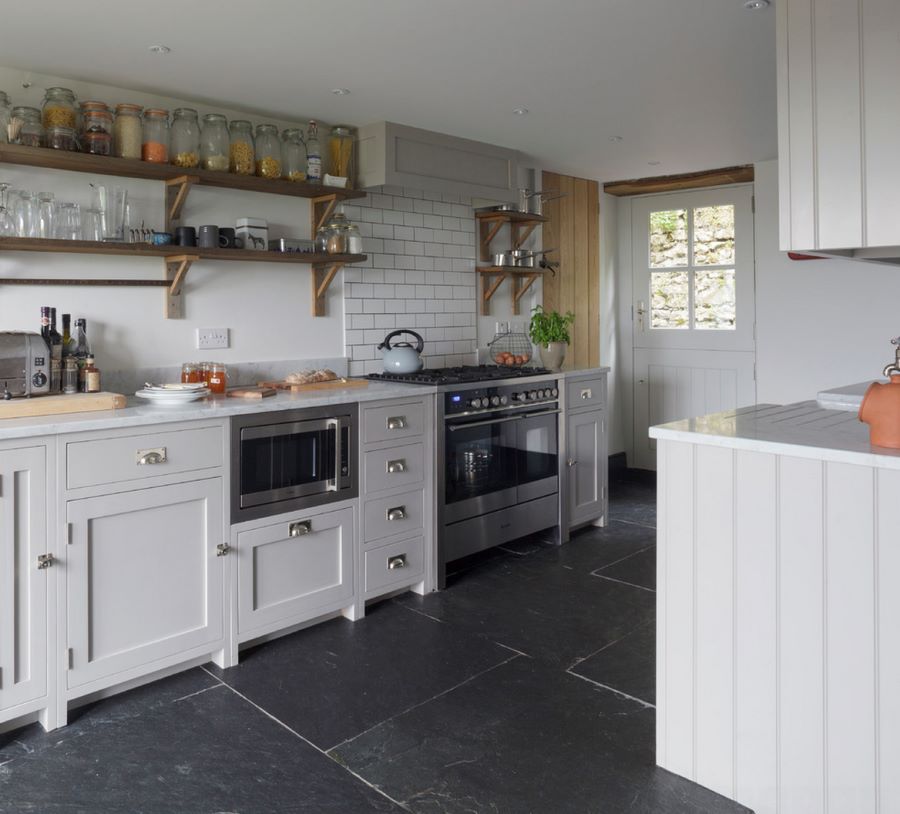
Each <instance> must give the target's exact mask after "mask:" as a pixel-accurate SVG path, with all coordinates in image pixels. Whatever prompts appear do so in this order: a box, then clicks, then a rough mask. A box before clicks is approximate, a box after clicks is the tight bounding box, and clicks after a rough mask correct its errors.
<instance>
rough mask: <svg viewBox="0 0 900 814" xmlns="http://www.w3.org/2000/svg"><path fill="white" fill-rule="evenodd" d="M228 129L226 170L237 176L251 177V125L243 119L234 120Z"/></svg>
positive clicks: (252, 154)
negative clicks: (228, 142) (227, 162)
mask: <svg viewBox="0 0 900 814" xmlns="http://www.w3.org/2000/svg"><path fill="white" fill-rule="evenodd" d="M228 129H229V132H230V133H231V147H230V149H229V165H228V168H229V169H230V170H231V172H233V173H235V174H237V175H253V171H254V169H255V165H254V155H255V154H254V151H253V125H252V124H250V122H248V121H245V120H244V119H235V120H234V121H233V122H232V123H231V126H230V127H229V128H228Z"/></svg>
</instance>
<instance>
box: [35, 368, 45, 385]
mask: <svg viewBox="0 0 900 814" xmlns="http://www.w3.org/2000/svg"><path fill="white" fill-rule="evenodd" d="M31 383H32V384H33V385H34V386H35V387H43V386H44V385H45V384H47V375H46V374H45V373H44V372H43V371H41V370H39V371H38V372H37V373H35V374H34V376H32V377H31Z"/></svg>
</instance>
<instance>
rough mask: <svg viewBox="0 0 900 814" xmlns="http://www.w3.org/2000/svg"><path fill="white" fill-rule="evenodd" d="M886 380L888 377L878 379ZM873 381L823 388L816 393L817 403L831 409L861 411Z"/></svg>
mask: <svg viewBox="0 0 900 814" xmlns="http://www.w3.org/2000/svg"><path fill="white" fill-rule="evenodd" d="M878 381H881V382H884V381H887V380H886V379H878ZM871 384H872V382H871V381H868V382H858V383H857V384H848V385H846V386H845V387H832V388H831V389H830V390H822V391H820V392H819V393H818V394H817V395H816V403H817V404H818V405H819V407H825V408H826V409H829V410H847V411H849V412H854V413H857V412H859V405H860V404H862V400H863V396H864V395H865V394H866V390H868V389H869V385H871Z"/></svg>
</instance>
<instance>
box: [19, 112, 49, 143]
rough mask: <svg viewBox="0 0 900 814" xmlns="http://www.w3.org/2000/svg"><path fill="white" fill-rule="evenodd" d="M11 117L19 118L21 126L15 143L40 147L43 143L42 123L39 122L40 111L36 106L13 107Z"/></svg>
mask: <svg viewBox="0 0 900 814" xmlns="http://www.w3.org/2000/svg"><path fill="white" fill-rule="evenodd" d="M12 117H13V118H14V119H21V120H22V126H21V127H20V128H19V135H18V136H17V137H16V144H24V145H25V146H26V147H41V146H43V144H44V125H42V124H41V111H40V110H38V109H37V108H36V107H14V108H13V109H12Z"/></svg>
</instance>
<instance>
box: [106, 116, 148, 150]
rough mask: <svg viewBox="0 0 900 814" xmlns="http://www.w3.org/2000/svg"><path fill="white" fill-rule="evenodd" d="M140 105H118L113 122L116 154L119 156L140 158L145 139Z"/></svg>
mask: <svg viewBox="0 0 900 814" xmlns="http://www.w3.org/2000/svg"><path fill="white" fill-rule="evenodd" d="M143 109H144V108H142V107H141V106H140V105H131V104H124V103H123V104H121V105H116V120H115V122H114V123H113V142H114V145H115V147H114V150H115V154H116V155H117V156H119V158H140V157H141V143H142V141H143V133H142V125H141V111H142V110H143Z"/></svg>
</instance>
